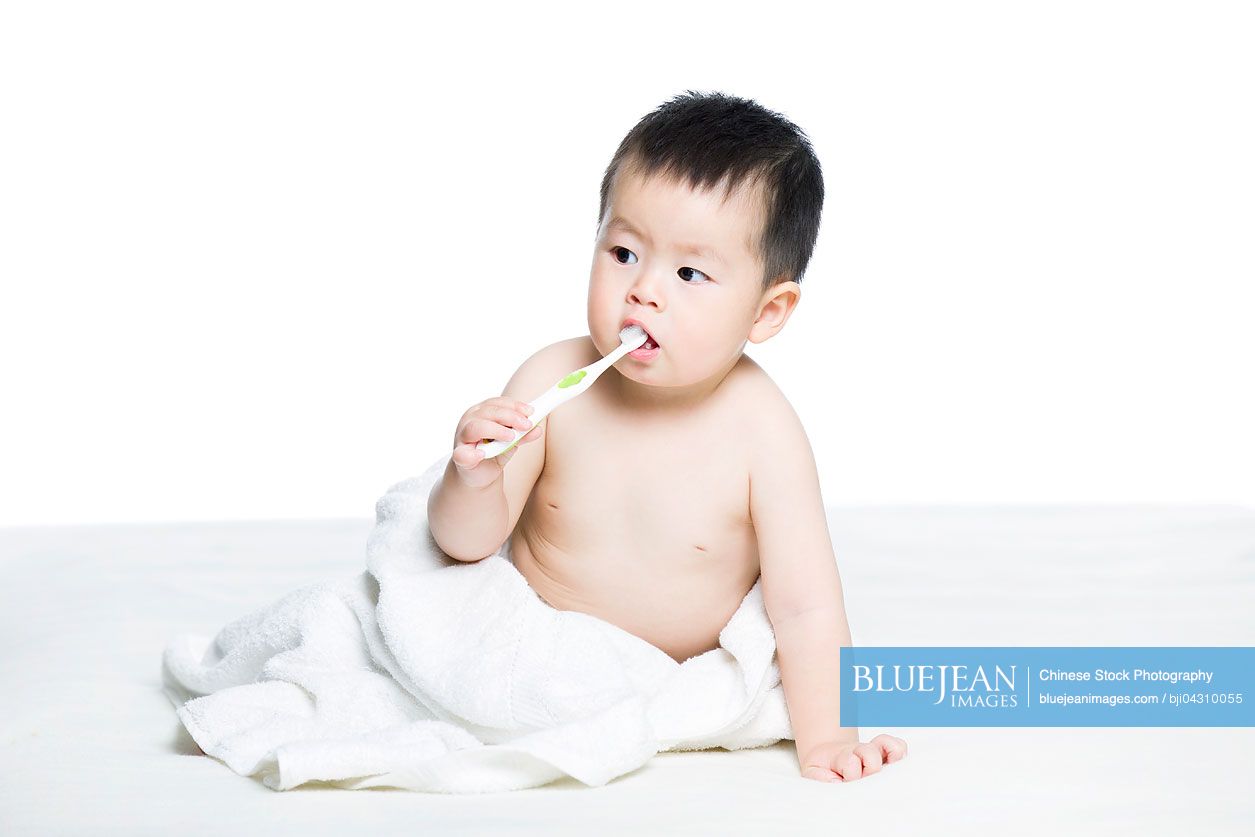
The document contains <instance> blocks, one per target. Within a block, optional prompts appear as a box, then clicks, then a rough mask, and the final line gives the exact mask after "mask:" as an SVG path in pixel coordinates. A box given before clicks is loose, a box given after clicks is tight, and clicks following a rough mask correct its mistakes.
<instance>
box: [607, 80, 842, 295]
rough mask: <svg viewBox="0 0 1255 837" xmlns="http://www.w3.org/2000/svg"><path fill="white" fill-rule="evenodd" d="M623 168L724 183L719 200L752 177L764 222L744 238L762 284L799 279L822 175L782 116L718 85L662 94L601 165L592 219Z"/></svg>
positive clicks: (692, 183)
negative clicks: (752, 237) (754, 257)
mask: <svg viewBox="0 0 1255 837" xmlns="http://www.w3.org/2000/svg"><path fill="white" fill-rule="evenodd" d="M624 168H628V169H632V170H634V171H638V172H640V173H641V174H642V175H643V176H645V177H650V176H652V175H654V174H662V175H663V176H666V177H669V178H673V179H676V180H677V181H682V182H687V184H688V186H689V188H690V189H709V188H713V187H714V186H716V185H718V184H720V183H723V188H724V198H723V199H724V201H727V200H728V197H729V196H730V195H731V194H732V193H733V192H734V191H735V190H736V188H737V187H738V186H740V185H741V184H743V183H745V184H749V185H753V184H755V183H757V184H759V185H760V186H761V188H760V191H759V195H760V197H761V199H762V202H763V203H762V205H763V208H764V210H765V212H764V215H765V220H764V229H762V230H761V231H760V232H759V236H758V238H757V240H754V241H751V243H750V244H751V248H752V249H751V252H756V253H757V254H758V256H759V258H760V259H761V260H762V263H763V276H762V284H763V290H769V289H770V288H771V287H772V285H774V284H776V283H777V282H787V281H790V280H792V281H796V282H799V283H800V282H801V281H802V274H803V273H805V272H806V265H807V264H808V263H809V262H810V259H811V254H812V252H814V249H815V239H816V238H818V237H819V216H820V213H821V212H822V210H823V205H824V178H823V172H822V171H821V169H820V167H819V159H818V158H817V157H816V156H815V151H814V149H813V148H812V147H811V143H810V140H809V139H808V138H807V136H806V134H804V133H803V132H802V130H801V129H800V128H798V127H797V126H796V125H794V124H793V123H792V122H790V121H789V120H788V119H786V118H785V117H784V116H782V115H780V114H778V113H775V112H774V111H770V110H767V109H766V108H764V107H763V106H762V105H760V104H758V103H757V102H755V101H754V100H753V99H742V98H739V97H736V96H729V95H727V94H724V93H697V92H695V91H693V90H688V91H686V92H685V93H683V94H681V95H678V96H675V97H674V98H672V99H670V100H668V101H667V102H664V103H663V104H662V105H660V106H659V107H658V108H657V109H655V110H654V111H652V112H650V113H648V114H646V115H645V116H644V117H643V118H642V119H641V120H640V121H639V122H637V123H636V125H635V126H634V127H633V128H632V130H630V131H629V132H628V134H627V136H625V137H624V138H623V141H622V142H621V143H620V144H619V148H618V150H617V151H615V153H614V158H613V159H612V160H611V161H610V165H609V166H608V167H607V168H606V173H605V176H604V177H603V178H602V181H601V207H600V209H599V211H598V213H597V223H598V225H599V226H600V224H601V222H602V219H603V218H604V217H605V214H606V205H607V204H608V203H609V201H610V188H611V186H612V185H613V183H614V179H615V176H616V175H617V174H618V173H619V172H620V171H621V170H622V169H624Z"/></svg>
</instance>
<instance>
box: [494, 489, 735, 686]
mask: <svg viewBox="0 0 1255 837" xmlns="http://www.w3.org/2000/svg"><path fill="white" fill-rule="evenodd" d="M544 528H545V527H544V526H543V525H542V522H540V521H537V520H536V519H535V518H533V517H532V516H530V515H529V514H528V513H526V512H525V513H524V514H523V515H522V516H521V517H520V519H519V522H518V525H517V526H516V527H515V529H514V532H513V533H512V534H511V536H510V550H511V553H512V556H513V560H514V566H515V567H516V568H517V569H518V571H519V573H520V574H522V575H523V577H524V578H526V579H527V583H528V584H529V585H530V586H531V587H532V589H533V590H535V591H536V593H537V595H539V596H540V597H541V598H542V599H544V600H545V601H546V602H548V603H549V604H550V605H552V606H553V607H555V608H557V609H558V610H574V611H579V612H581V613H587V614H589V615H590V616H596V617H597V618H599V619H603V620H605V621H606V622H609V623H611V624H613V625H616V626H618V627H620V628H622V629H623V630H625V631H627V632H628V633H631V634H634V635H636V636H638V637H640V638H641V639H643V640H645V641H646V642H648V643H650V644H652V645H654V646H655V647H657V648H660V649H661V650H663V651H665V652H666V653H667V654H669V655H670V656H671V657H672V658H673V659H674V660H676V662H683V661H684V660H686V659H688V658H689V657H694V656H696V655H698V654H702V653H704V652H706V651H710V650H711V649H713V648H717V647H718V645H719V632H720V631H721V630H722V629H723V626H724V625H726V624H728V620H729V619H731V618H732V614H733V613H735V612H736V609H737V608H738V607H740V605H741V601H742V600H743V599H744V598H745V594H746V593H748V592H749V591H750V588H751V587H753V586H754V582H755V580H757V578H758V573H759V570H758V549H757V541H756V539H755V538H754V536H753V529H752V527H748V526H746V527H743V528H737V529H736V530H734V531H730V532H729V531H721V532H718V533H714V536H713V537H710V538H705V539H703V540H704V541H705V545H704V546H699V545H697V544H694V543H692V542H691V541H692V539H691V538H687V539H685V540H684V541H682V542H680V541H676V540H674V539H671V540H668V539H656V540H653V541H650V540H640V539H638V540H637V541H636V542H634V543H632V544H624V542H623V541H622V540H621V539H620V538H616V537H612V536H611V535H612V533H609V532H608V533H607V536H606V537H604V538H598V537H597V536H596V535H595V534H593V533H590V532H587V531H581V532H580V533H578V536H576V535H574V534H573V533H568V532H564V531H559V530H561V527H551V528H554V529H555V531H550V532H545V531H543V530H544ZM563 544H578V545H579V547H578V549H576V548H574V547H573V546H568V547H566V548H565V549H564V548H563V546H562V545H563Z"/></svg>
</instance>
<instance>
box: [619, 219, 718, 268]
mask: <svg viewBox="0 0 1255 837" xmlns="http://www.w3.org/2000/svg"><path fill="white" fill-rule="evenodd" d="M612 228H613V229H620V230H625V231H626V232H630V233H631V234H632V235H634V236H636V237H638V238H643V239H644V240H645V241H649V236H647V235H645V234H644V233H643V232H641V231H640V230H638V229H636V227H634V226H632V223H631V222H630V221H628V220H627V219H626V218H620V217H619V216H618V215H612V216H611V217H610V223H608V224H606V229H612ZM679 247H680V249H681V250H683V251H684V252H685V253H692V254H693V255H694V256H701V257H703V258H707V259H711V260H713V261H716V262H719V264H721V265H724V266H725V267H726V266H727V262H725V261H724V260H723V259H722V258H721V257H720V256H719V254H718V253H717V252H715V251H714V250H712V249H711V248H709V247H703V246H700V245H697V244H680V245H679Z"/></svg>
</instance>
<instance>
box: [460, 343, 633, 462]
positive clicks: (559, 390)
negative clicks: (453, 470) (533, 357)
mask: <svg viewBox="0 0 1255 837" xmlns="http://www.w3.org/2000/svg"><path fill="white" fill-rule="evenodd" d="M619 339H620V340H622V341H623V342H622V343H620V344H619V347H618V348H617V349H615V350H614V351H613V352H611V353H610V354H608V355H606V356H605V357H603V358H602V359H601V360H599V361H597V362H596V363H590V364H589V365H588V366H585V367H583V368H582V369H576V370H575V371H574V372H572V373H571V374H570V375H567V376H566V377H565V378H563V379H562V380H561V381H558V383H556V384H554V385H553V386H552V387H550V388H549V390H548V391H547V392H545V394H544V395H541V396H540V397H539V398H537V399H536V400H535V401H533V402H532V413H531V415H529V416H528V418H529V419H530V420H531V422H532V427H535V426H536V425H538V424H540V422H541V420H542V419H544V417H545V416H547V415H549V414H550V413H552V412H553V411H554V410H556V409H557V408H558V407H560V406H562V405H563V404H565V403H566V402H568V401H570V400H571V399H572V398H574V397H575V396H577V395H580V394H581V393H583V392H584V391H585V390H587V389H588V388H589V387H591V386H592V385H593V381H595V380H597V379H598V378H599V377H601V373H602V372H605V371H606V370H607V369H609V368H610V367H611V366H613V365H614V364H615V362H616V361H617V360H618V359H619V358H621V357H623V356H624V355H626V354H627V353H628V352H630V351H632V350H634V349H639V348H640V347H641V346H644V345H645V341H646V340H647V339H649V335H647V334H646V333H645V330H644V329H643V328H641V327H640V326H638V325H630V326H628V327H627V328H625V329H623V330H622V331H620V332H619ZM532 427H529V428H527V429H526V430H515V431H514V438H513V439H510V440H505V439H484V440H483V441H482V442H480V443H479V444H478V445H476V446H475V449H476V450H478V451H480V452H482V453H483V454H484V459H492V458H493V457H494V456H497V455H499V454H502V453H505V452H506V451H508V450H509V449H510V448H512V447H514V446H515V445H516V444H518V441H519V439H521V438H523V437H524V436H526V435H527V434H528V433H530V432H532Z"/></svg>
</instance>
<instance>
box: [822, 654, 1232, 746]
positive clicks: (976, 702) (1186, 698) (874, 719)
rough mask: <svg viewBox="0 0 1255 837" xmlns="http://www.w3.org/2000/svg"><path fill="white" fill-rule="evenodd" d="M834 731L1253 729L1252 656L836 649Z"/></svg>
mask: <svg viewBox="0 0 1255 837" xmlns="http://www.w3.org/2000/svg"><path fill="white" fill-rule="evenodd" d="M841 725H842V726H847V727H858V726H897V727H1249V726H1255V648H1249V647H1216V648H1182V647H1164V648H1149V647H1125V648H1088V647H1084V648H1081V647H1075V648H1070V647H1026V648H1021V647H988V648H974V647H937V646H921V647H892V648H890V647H877V648H865V647H859V648H842V649H841Z"/></svg>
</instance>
